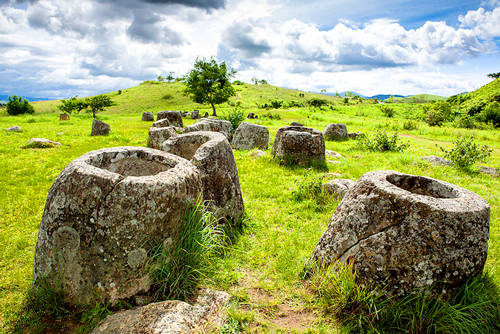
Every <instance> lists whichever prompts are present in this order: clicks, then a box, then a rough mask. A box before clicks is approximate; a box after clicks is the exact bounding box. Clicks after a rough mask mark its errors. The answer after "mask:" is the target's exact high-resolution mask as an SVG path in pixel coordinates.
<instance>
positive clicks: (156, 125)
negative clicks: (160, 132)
mask: <svg viewBox="0 0 500 334" xmlns="http://www.w3.org/2000/svg"><path fill="white" fill-rule="evenodd" d="M168 126H170V121H169V120H168V119H166V118H164V119H160V120H159V121H156V122H154V123H153V127H154V128H166V127H168Z"/></svg>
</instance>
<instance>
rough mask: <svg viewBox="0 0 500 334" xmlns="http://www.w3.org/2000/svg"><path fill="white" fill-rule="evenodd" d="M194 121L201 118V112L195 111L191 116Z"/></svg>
mask: <svg viewBox="0 0 500 334" xmlns="http://www.w3.org/2000/svg"><path fill="white" fill-rule="evenodd" d="M191 118H192V119H198V118H200V111H199V110H193V113H192V114H191Z"/></svg>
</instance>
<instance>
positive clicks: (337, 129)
mask: <svg viewBox="0 0 500 334" xmlns="http://www.w3.org/2000/svg"><path fill="white" fill-rule="evenodd" d="M323 136H324V137H325V140H346V139H349V137H348V135H347V127H346V126H345V124H328V125H327V126H326V127H325V130H324V131H323Z"/></svg>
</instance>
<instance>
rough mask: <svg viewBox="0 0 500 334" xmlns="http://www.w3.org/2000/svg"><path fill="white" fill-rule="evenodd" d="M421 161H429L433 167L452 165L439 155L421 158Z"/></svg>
mask: <svg viewBox="0 0 500 334" xmlns="http://www.w3.org/2000/svg"><path fill="white" fill-rule="evenodd" d="M420 159H422V160H424V161H427V162H429V163H431V164H433V165H440V166H451V165H452V163H451V161H449V160H446V159H445V158H441V157H438V156H437V155H429V156H427V157H421V158H420Z"/></svg>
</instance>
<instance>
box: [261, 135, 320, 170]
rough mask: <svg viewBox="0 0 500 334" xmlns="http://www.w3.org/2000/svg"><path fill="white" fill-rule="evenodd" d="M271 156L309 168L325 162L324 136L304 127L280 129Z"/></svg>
mask: <svg viewBox="0 0 500 334" xmlns="http://www.w3.org/2000/svg"><path fill="white" fill-rule="evenodd" d="M271 154H273V155H274V157H276V158H280V159H285V160H287V159H288V160H290V162H292V163H295V164H299V165H302V166H307V165H309V164H311V163H314V162H316V163H321V162H324V161H325V141H324V139H323V134H322V133H321V132H320V131H318V130H316V129H312V128H306V127H303V126H285V127H282V128H279V129H278V132H276V136H275V137H274V143H273V148H272V150H271Z"/></svg>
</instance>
